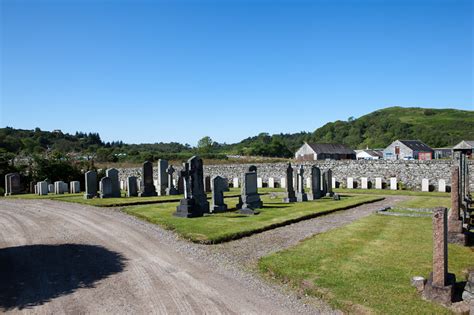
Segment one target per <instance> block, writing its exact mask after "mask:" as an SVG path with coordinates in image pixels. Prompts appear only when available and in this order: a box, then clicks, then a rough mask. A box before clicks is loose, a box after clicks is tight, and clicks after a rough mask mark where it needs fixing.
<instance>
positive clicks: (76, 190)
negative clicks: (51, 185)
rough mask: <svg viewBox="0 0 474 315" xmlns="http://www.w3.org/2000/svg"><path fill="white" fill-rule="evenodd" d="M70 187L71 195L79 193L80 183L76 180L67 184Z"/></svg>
mask: <svg viewBox="0 0 474 315" xmlns="http://www.w3.org/2000/svg"><path fill="white" fill-rule="evenodd" d="M69 187H70V189H71V190H70V193H71V194H78V193H80V192H81V183H80V182H79V181H78V180H75V181H72V182H71V183H70V184H69Z"/></svg>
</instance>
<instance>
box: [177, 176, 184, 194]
mask: <svg viewBox="0 0 474 315" xmlns="http://www.w3.org/2000/svg"><path fill="white" fill-rule="evenodd" d="M178 194H179V195H182V194H184V179H183V176H181V172H179V173H178Z"/></svg>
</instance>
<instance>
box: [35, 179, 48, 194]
mask: <svg viewBox="0 0 474 315" xmlns="http://www.w3.org/2000/svg"><path fill="white" fill-rule="evenodd" d="M36 186H37V188H36V189H37V193H38V195H40V196H46V195H47V194H48V182H46V181H42V182H38V183H37V184H36Z"/></svg>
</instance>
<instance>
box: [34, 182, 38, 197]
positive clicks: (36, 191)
mask: <svg viewBox="0 0 474 315" xmlns="http://www.w3.org/2000/svg"><path fill="white" fill-rule="evenodd" d="M34 194H35V195H38V184H36V186H35V188H34Z"/></svg>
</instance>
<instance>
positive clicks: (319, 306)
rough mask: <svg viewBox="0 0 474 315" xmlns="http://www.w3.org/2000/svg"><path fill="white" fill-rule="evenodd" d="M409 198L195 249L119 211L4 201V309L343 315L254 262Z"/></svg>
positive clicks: (0, 225) (0, 298) (0, 267)
mask: <svg viewBox="0 0 474 315" xmlns="http://www.w3.org/2000/svg"><path fill="white" fill-rule="evenodd" d="M405 198H407V197H400V196H393V197H387V199H386V200H384V201H381V202H377V203H373V204H368V205H363V206H360V207H357V208H354V209H350V210H345V211H341V212H337V213H334V214H331V215H328V216H324V217H318V218H315V219H311V220H307V221H302V222H299V223H295V224H292V225H289V226H286V227H282V228H278V229H275V230H271V231H267V232H264V233H260V234H256V235H253V236H250V237H246V238H243V239H240V240H237V241H233V242H230V243H224V244H219V245H212V246H208V245H207V246H206V245H197V244H191V243H188V242H186V241H183V240H180V239H178V238H177V237H176V236H175V234H174V233H172V232H170V231H166V230H163V229H162V228H160V227H158V226H155V225H152V224H149V223H147V222H143V221H141V220H138V219H136V218H134V217H131V216H128V215H126V214H124V213H122V212H120V211H119V210H117V209H106V208H95V207H90V206H84V205H79V204H73V203H63V202H57V201H51V200H21V199H5V198H1V199H0V311H1V310H3V311H8V312H12V313H44V314H50V313H54V314H56V313H59V314H61V313H88V314H90V313H94V314H98V313H101V314H103V313H111V314H112V313H113V314H123V313H128V314H130V313H132V314H150V313H155V314H163V313H168V314H170V313H171V314H176V313H180V314H204V313H208V314H209V313H211V314H234V313H238V314H270V313H271V314H296V313H298V314H318V313H324V314H327V313H338V312H337V311H333V310H331V308H330V307H329V306H327V305H326V304H325V303H324V302H322V301H320V300H317V299H315V298H307V297H304V296H303V297H301V296H298V295H297V294H295V293H293V292H292V291H291V290H288V289H287V288H285V287H281V286H277V285H273V284H269V283H267V282H266V281H264V280H262V279H261V278H260V277H259V276H258V275H256V274H255V273H253V272H248V268H247V267H249V266H254V265H255V261H256V259H257V258H258V257H260V256H262V255H266V254H267V253H271V252H273V251H276V250H279V249H282V248H285V247H287V246H291V245H293V244H295V243H297V242H298V241H299V240H301V239H303V238H306V237H308V236H310V235H312V234H314V233H319V232H323V231H325V230H328V229H330V228H334V227H336V226H342V225H344V224H347V223H350V222H352V221H353V220H356V219H358V218H360V217H362V216H366V215H368V214H370V213H371V212H372V211H373V210H375V209H377V208H380V207H382V206H386V205H392V204H393V203H395V202H397V201H398V200H402V199H405Z"/></svg>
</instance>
